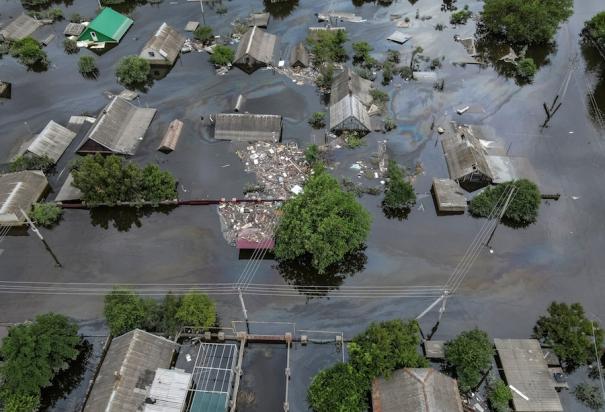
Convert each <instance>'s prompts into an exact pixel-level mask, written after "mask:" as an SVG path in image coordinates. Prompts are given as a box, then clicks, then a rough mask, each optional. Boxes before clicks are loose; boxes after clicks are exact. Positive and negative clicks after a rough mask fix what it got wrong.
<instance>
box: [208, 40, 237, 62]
mask: <svg viewBox="0 0 605 412" xmlns="http://www.w3.org/2000/svg"><path fill="white" fill-rule="evenodd" d="M234 57H235V52H234V51H233V49H232V48H231V47H227V46H223V45H221V44H219V45H217V46H216V47H215V48H214V50H213V51H212V54H211V55H210V62H211V63H212V64H215V65H217V66H228V65H230V64H231V63H233V58H234Z"/></svg>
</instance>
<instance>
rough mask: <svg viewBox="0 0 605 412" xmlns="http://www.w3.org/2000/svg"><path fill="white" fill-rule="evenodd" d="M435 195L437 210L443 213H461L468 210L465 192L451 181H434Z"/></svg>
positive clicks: (436, 179) (435, 179)
mask: <svg viewBox="0 0 605 412" xmlns="http://www.w3.org/2000/svg"><path fill="white" fill-rule="evenodd" d="M432 189H433V195H434V196H435V205H436V206H437V210H438V211H439V212H442V213H461V212H464V211H465V210H466V198H465V197H464V191H463V190H462V188H461V187H460V186H458V183H456V182H454V181H453V180H451V179H438V178H434V179H433V187H432Z"/></svg>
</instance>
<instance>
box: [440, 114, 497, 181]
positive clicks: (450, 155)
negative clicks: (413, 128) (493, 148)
mask: <svg viewBox="0 0 605 412" xmlns="http://www.w3.org/2000/svg"><path fill="white" fill-rule="evenodd" d="M441 145H442V147H443V152H444V154H445V160H446V162H447V168H448V170H449V173H450V178H451V179H453V180H460V179H464V178H465V177H467V176H469V175H473V174H482V175H484V176H485V177H486V178H489V179H491V178H492V171H491V169H490V167H489V164H488V162H487V151H486V149H485V147H484V146H483V145H482V143H481V140H480V139H479V138H478V137H477V136H476V134H475V129H474V128H473V127H471V126H462V125H457V124H456V123H453V122H452V123H450V125H449V127H448V128H447V129H446V134H445V135H444V136H443V138H442V140H441Z"/></svg>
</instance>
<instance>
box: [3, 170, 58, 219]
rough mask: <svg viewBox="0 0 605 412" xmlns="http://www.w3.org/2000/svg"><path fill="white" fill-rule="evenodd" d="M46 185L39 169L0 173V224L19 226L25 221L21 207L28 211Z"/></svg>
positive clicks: (42, 192)
mask: <svg viewBox="0 0 605 412" xmlns="http://www.w3.org/2000/svg"><path fill="white" fill-rule="evenodd" d="M47 187H48V181H47V180H46V176H44V173H43V172H42V171H40V170H25V171H22V172H15V173H7V174H4V175H0V226H20V225H22V224H23V223H24V222H25V218H24V217H23V214H22V213H21V209H23V210H24V211H25V212H29V210H30V209H31V207H32V205H33V204H34V203H36V202H37V201H38V200H40V198H41V197H42V195H43V194H44V192H45V191H46V188H47Z"/></svg>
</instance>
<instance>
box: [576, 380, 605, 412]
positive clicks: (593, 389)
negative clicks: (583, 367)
mask: <svg viewBox="0 0 605 412" xmlns="http://www.w3.org/2000/svg"><path fill="white" fill-rule="evenodd" d="M573 393H574V395H575V396H576V399H577V400H578V401H580V402H581V403H583V404H584V405H585V406H586V407H588V408H590V409H592V410H593V411H598V410H601V409H602V408H603V406H605V402H603V395H602V394H601V391H600V390H599V388H598V387H597V386H595V385H590V384H588V383H584V382H582V383H580V384H578V386H576V388H575V389H574V390H573Z"/></svg>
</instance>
